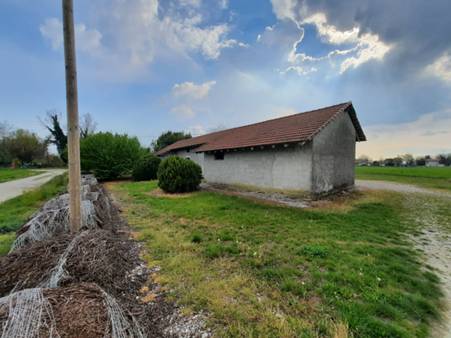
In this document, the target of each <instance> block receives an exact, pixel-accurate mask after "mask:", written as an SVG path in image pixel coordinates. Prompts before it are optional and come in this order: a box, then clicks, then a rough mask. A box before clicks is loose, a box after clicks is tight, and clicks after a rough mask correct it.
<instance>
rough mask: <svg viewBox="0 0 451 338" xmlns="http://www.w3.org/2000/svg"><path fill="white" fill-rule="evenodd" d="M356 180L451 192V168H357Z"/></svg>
mask: <svg viewBox="0 0 451 338" xmlns="http://www.w3.org/2000/svg"><path fill="white" fill-rule="evenodd" d="M356 178H357V179H362V180H381V181H393V182H399V183H407V184H414V185H417V186H420V187H425V188H433V189H443V190H451V167H443V168H428V167H406V168H404V167H356Z"/></svg>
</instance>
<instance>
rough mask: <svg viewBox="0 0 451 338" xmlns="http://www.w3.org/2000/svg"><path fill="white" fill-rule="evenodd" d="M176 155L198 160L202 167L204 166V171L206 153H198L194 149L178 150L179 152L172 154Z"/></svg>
mask: <svg viewBox="0 0 451 338" xmlns="http://www.w3.org/2000/svg"><path fill="white" fill-rule="evenodd" d="M171 155H176V156H179V157H183V158H189V159H191V160H192V161H194V162H196V163H197V164H198V165H200V167H201V168H202V171H204V153H196V152H194V151H192V150H191V151H187V150H186V149H185V150H178V151H177V152H175V153H173V154H171Z"/></svg>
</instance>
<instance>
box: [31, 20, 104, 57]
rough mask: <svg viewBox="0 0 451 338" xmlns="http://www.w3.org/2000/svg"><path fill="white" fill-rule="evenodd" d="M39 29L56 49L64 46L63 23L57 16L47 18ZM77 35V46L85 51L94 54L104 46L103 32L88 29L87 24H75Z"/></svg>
mask: <svg viewBox="0 0 451 338" xmlns="http://www.w3.org/2000/svg"><path fill="white" fill-rule="evenodd" d="M39 30H40V32H41V34H42V36H44V37H45V38H47V39H48V40H49V41H50V43H51V45H52V48H53V49H54V50H58V49H61V48H62V47H63V43H64V38H63V23H62V22H61V21H60V20H59V19H56V18H50V19H47V20H46V21H45V22H44V23H43V24H42V25H41V26H40V27H39ZM75 35H76V39H77V48H79V49H80V50H81V51H83V52H87V53H91V54H94V53H96V52H97V51H98V50H99V49H100V48H101V46H102V34H101V33H100V32H99V31H98V30H96V29H88V28H87V27H86V25H85V24H83V23H79V24H77V25H75Z"/></svg>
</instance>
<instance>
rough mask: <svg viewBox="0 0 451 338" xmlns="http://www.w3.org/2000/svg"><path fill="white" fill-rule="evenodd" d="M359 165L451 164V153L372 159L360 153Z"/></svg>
mask: <svg viewBox="0 0 451 338" xmlns="http://www.w3.org/2000/svg"><path fill="white" fill-rule="evenodd" d="M355 163H356V165H357V166H385V167H401V166H406V167H415V166H426V165H428V164H430V163H434V165H439V166H451V153H450V154H439V155H436V156H431V155H425V156H417V157H414V156H413V155H412V154H404V155H398V156H395V157H388V158H381V159H379V160H372V159H371V158H370V157H369V156H367V155H360V156H359V157H357V159H356V161H355Z"/></svg>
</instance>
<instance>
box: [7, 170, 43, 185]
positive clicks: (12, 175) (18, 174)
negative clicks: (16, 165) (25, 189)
mask: <svg viewBox="0 0 451 338" xmlns="http://www.w3.org/2000/svg"><path fill="white" fill-rule="evenodd" d="M38 174H40V172H39V171H36V170H31V169H10V168H0V183H3V182H8V181H12V180H17V179H19V178H25V177H30V176H34V175H38Z"/></svg>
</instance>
